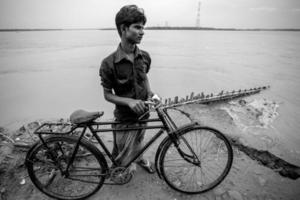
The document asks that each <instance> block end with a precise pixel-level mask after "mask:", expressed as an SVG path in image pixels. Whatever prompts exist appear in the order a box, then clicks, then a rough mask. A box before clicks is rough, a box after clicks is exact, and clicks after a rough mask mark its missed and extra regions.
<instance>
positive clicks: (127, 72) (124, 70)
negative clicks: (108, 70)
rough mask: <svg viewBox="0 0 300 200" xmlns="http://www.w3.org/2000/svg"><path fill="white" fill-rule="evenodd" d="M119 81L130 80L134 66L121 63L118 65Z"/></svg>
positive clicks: (123, 82)
mask: <svg viewBox="0 0 300 200" xmlns="http://www.w3.org/2000/svg"><path fill="white" fill-rule="evenodd" d="M116 76H117V82H118V83H120V84H125V83H126V82H128V81H130V79H131V77H132V66H130V65H126V64H120V65H118V66H117V67H116Z"/></svg>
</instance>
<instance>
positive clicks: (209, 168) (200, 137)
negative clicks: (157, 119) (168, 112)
mask: <svg viewBox="0 0 300 200" xmlns="http://www.w3.org/2000/svg"><path fill="white" fill-rule="evenodd" d="M178 148H179V150H178V149H177V147H176V146H175V145H174V143H173V142H172V141H171V140H169V141H168V142H167V143H166V144H165V145H164V147H163V149H162V152H161V156H160V161H159V166H160V172H161V174H162V177H163V178H164V180H165V181H166V182H167V184H168V185H169V186H170V187H172V188H173V189H175V190H177V191H180V192H183V193H187V194H200V193H203V192H206V191H208V190H210V189H212V188H214V187H216V186H217V185H218V184H220V183H221V182H222V180H223V179H224V178H225V177H226V175H227V174H228V172H229V170H230V168H231V165H232V160H233V153H232V148H231V145H230V143H229V141H228V140H227V139H226V137H225V136H224V135H223V134H222V133H220V132H219V131H217V130H215V129H212V128H208V127H199V126H196V127H192V128H190V129H188V130H185V131H183V132H182V133H180V134H179V135H178ZM183 154H184V157H185V158H184V157H183ZM195 158H196V160H197V161H195ZM193 159H194V161H193Z"/></svg>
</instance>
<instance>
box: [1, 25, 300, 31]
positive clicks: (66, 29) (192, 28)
mask: <svg viewBox="0 0 300 200" xmlns="http://www.w3.org/2000/svg"><path fill="white" fill-rule="evenodd" d="M68 30H116V28H113V27H110V28H1V29H0V31H1V32H14V31H68ZM145 30H224V31H226V30H229V31H300V28H215V27H194V26H148V27H145Z"/></svg>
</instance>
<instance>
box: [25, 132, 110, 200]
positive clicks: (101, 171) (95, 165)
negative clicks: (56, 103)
mask: <svg viewBox="0 0 300 200" xmlns="http://www.w3.org/2000/svg"><path fill="white" fill-rule="evenodd" d="M77 142H78V138H77V137H72V136H67V137H66V136H59V137H50V138H48V139H46V140H45V143H46V145H45V144H43V143H40V144H38V145H36V146H35V147H34V148H33V149H32V150H31V151H29V153H28V155H27V158H26V162H25V164H26V167H27V170H28V174H29V177H30V179H31V181H32V182H33V183H34V185H35V186H36V187H37V188H38V189H39V190H40V191H41V192H43V193H45V194H46V195H48V196H50V197H53V198H56V199H66V200H70V199H76V200H78V199H84V198H86V197H89V196H91V195H92V194H94V193H95V192H96V191H97V190H99V189H100V187H101V186H102V185H103V182H104V180H105V172H106V170H107V163H106V161H105V159H104V157H103V155H102V154H101V153H100V152H99V150H98V149H97V148H96V147H95V146H93V145H91V144H90V143H88V142H87V141H85V140H81V141H80V142H79V147H78V150H77V153H76V155H75V158H74V161H73V162H72V164H71V165H70V166H69V169H68V170H67V165H68V162H69V161H70V159H71V157H72V154H73V152H74V149H75V146H76V144H77Z"/></svg>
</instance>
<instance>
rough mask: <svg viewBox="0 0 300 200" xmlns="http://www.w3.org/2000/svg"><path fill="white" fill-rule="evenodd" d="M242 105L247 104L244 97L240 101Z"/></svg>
mask: <svg viewBox="0 0 300 200" xmlns="http://www.w3.org/2000/svg"><path fill="white" fill-rule="evenodd" d="M238 102H239V104H240V105H241V106H245V105H246V104H247V102H246V101H245V100H244V99H241V100H239V101H238Z"/></svg>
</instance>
